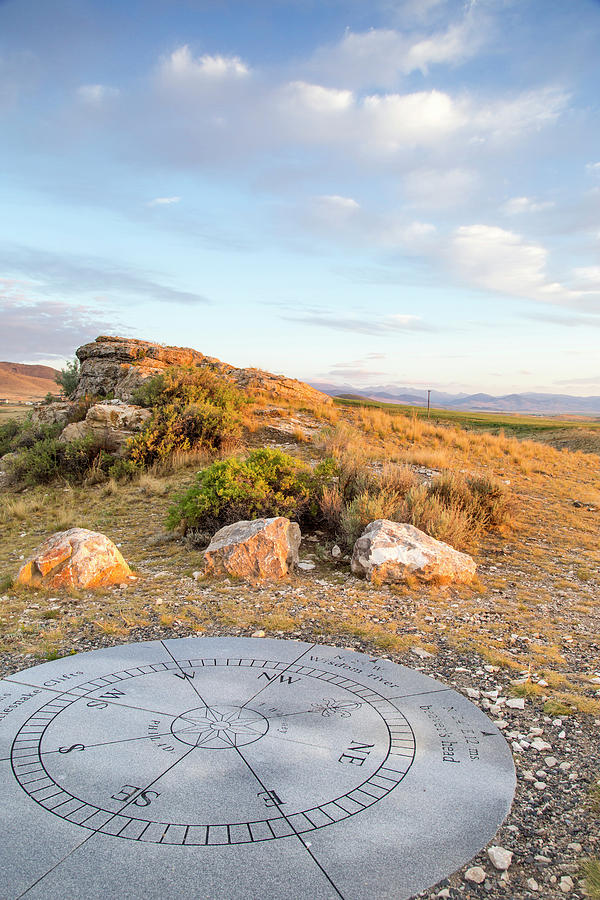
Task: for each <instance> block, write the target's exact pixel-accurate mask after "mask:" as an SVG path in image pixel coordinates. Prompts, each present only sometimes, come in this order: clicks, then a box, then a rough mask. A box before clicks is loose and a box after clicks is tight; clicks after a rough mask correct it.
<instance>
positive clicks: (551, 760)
mask: <svg viewBox="0 0 600 900" xmlns="http://www.w3.org/2000/svg"><path fill="white" fill-rule="evenodd" d="M544 762H545V763H546V765H547V766H548V768H549V769H553V768H554V766H555V765H556V764H557V763H558V760H557V759H556V757H555V756H545V757H544Z"/></svg>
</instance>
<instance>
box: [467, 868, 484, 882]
mask: <svg viewBox="0 0 600 900" xmlns="http://www.w3.org/2000/svg"><path fill="white" fill-rule="evenodd" d="M465 881H472V882H473V884H483V882H484V881H485V869H482V868H481V866H471V868H470V869H467V871H466V872H465Z"/></svg>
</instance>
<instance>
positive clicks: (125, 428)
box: [59, 400, 152, 456]
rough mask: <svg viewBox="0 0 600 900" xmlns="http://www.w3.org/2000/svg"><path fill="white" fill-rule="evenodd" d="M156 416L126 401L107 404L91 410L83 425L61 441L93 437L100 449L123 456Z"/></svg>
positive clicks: (68, 429) (69, 428) (78, 424)
mask: <svg viewBox="0 0 600 900" xmlns="http://www.w3.org/2000/svg"><path fill="white" fill-rule="evenodd" d="M151 418H152V413H151V412H150V410H149V409H144V408H143V407H142V406H132V405H131V404H129V403H123V401H122V400H107V402H106V403H96V404H95V405H94V406H90V408H89V409H88V411H87V414H86V417H85V419H84V420H83V421H82V422H72V423H71V424H70V425H67V427H66V428H65V429H64V430H63V431H62V432H61V435H60V437H59V441H63V442H67V443H68V442H69V441H75V440H77V439H78V438H83V437H88V436H90V435H91V436H92V437H93V438H94V440H95V441H96V443H97V445H98V446H99V447H103V448H104V449H105V450H108V451H109V452H110V453H115V454H116V455H117V456H122V455H123V454H124V453H125V450H126V447H127V442H128V441H129V439H130V438H132V437H133V436H134V435H135V434H137V432H138V431H141V429H142V428H143V427H144V425H146V424H147V423H148V421H149V419H151Z"/></svg>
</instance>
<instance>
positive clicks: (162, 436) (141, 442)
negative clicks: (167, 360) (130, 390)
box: [128, 367, 245, 468]
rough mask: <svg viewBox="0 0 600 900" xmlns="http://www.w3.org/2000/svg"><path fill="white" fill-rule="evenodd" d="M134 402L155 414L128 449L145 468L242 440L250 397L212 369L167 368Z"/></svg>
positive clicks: (129, 454) (137, 462) (137, 395)
mask: <svg viewBox="0 0 600 900" xmlns="http://www.w3.org/2000/svg"><path fill="white" fill-rule="evenodd" d="M134 401H135V402H136V403H137V404H138V405H140V406H145V407H149V408H152V409H153V415H152V419H151V420H150V422H149V423H148V425H147V426H146V428H144V430H143V431H142V432H140V434H138V435H136V436H135V438H133V440H132V441H131V443H130V445H129V449H128V456H129V458H130V459H131V460H132V461H133V462H134V463H135V464H136V466H138V467H140V468H145V467H147V466H149V465H151V464H152V463H154V462H157V461H163V460H165V459H168V458H169V457H170V456H171V455H172V454H174V453H177V452H189V451H193V450H206V449H210V450H222V449H224V448H226V447H228V446H232V445H234V444H235V443H236V442H237V440H238V439H239V435H240V432H241V416H240V414H239V410H240V409H241V407H242V406H243V404H244V403H245V398H244V396H243V394H242V393H241V392H240V391H239V390H238V389H237V388H235V387H234V386H233V385H231V384H228V383H227V382H224V381H223V379H222V378H220V377H218V376H217V375H215V374H214V373H213V372H211V371H209V370H207V369H198V368H192V367H190V368H172V369H166V370H165V371H164V372H162V373H161V374H159V375H155V376H154V377H152V378H148V379H147V380H146V381H145V382H144V383H143V384H142V385H141V387H139V388H138V389H137V390H136V391H135V392H134Z"/></svg>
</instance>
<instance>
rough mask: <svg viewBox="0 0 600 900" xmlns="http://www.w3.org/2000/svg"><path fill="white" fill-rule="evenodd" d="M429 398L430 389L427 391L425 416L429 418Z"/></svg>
mask: <svg viewBox="0 0 600 900" xmlns="http://www.w3.org/2000/svg"><path fill="white" fill-rule="evenodd" d="M430 400H431V391H429V390H428V391H427V418H429V405H430Z"/></svg>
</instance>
